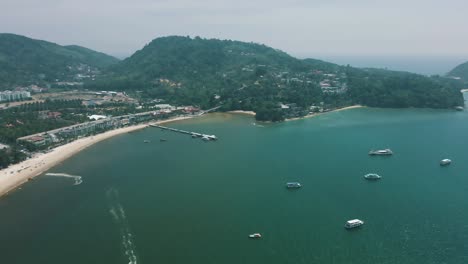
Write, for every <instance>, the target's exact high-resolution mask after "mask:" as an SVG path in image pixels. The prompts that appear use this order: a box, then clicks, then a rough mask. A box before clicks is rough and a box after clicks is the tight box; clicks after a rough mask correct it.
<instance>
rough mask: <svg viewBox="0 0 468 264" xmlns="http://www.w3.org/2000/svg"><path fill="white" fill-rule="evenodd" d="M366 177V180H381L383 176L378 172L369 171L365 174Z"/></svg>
mask: <svg viewBox="0 0 468 264" xmlns="http://www.w3.org/2000/svg"><path fill="white" fill-rule="evenodd" d="M364 179H366V180H380V179H382V176H380V175H378V174H377V173H368V174H366V175H364Z"/></svg>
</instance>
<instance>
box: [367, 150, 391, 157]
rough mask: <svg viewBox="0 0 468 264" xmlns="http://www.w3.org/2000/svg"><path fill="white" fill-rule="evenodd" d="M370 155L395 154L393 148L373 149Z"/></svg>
mask: <svg viewBox="0 0 468 264" xmlns="http://www.w3.org/2000/svg"><path fill="white" fill-rule="evenodd" d="M369 155H371V156H372V155H393V151H392V150H391V149H380V150H371V151H369Z"/></svg>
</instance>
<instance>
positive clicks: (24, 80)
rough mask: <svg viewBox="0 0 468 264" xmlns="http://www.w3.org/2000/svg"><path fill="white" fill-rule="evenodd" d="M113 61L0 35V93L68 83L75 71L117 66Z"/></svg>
mask: <svg viewBox="0 0 468 264" xmlns="http://www.w3.org/2000/svg"><path fill="white" fill-rule="evenodd" d="M117 62H118V60H117V59H116V58H114V57H111V56H108V55H106V54H103V53H99V52H96V51H92V50H89V49H86V48H83V47H79V46H60V45H57V44H54V43H50V42H46V41H42V40H34V39H30V38H27V37H23V36H18V35H14V34H0V90H3V89H12V88H14V86H15V85H29V84H40V85H46V84H48V83H50V82H55V80H56V79H59V80H62V81H63V80H72V79H73V77H74V75H75V74H76V73H81V72H86V71H87V70H86V69H82V70H79V69H78V67H80V66H82V65H87V66H90V67H92V68H96V69H102V68H104V67H107V66H109V65H112V64H115V63H117Z"/></svg>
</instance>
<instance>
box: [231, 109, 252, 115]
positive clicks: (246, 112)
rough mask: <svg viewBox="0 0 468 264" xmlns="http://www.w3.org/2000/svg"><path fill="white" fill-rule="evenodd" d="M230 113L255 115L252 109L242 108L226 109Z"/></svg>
mask: <svg viewBox="0 0 468 264" xmlns="http://www.w3.org/2000/svg"><path fill="white" fill-rule="evenodd" d="M228 113H230V114H240V115H250V116H255V115H256V114H257V113H255V112H254V111H244V110H234V111H228Z"/></svg>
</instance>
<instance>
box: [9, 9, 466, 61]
mask: <svg viewBox="0 0 468 264" xmlns="http://www.w3.org/2000/svg"><path fill="white" fill-rule="evenodd" d="M0 32H9V33H16V34H21V35H26V36H29V37H32V38H38V39H44V40H48V41H52V42H56V43H59V44H77V45H82V46H85V47H88V48H92V49H95V50H99V51H103V52H106V53H109V54H113V55H119V56H122V55H129V54H131V53H133V52H134V51H136V50H138V49H141V48H142V47H143V46H144V45H145V44H146V43H148V42H149V41H151V40H152V39H154V38H156V37H159V36H167V35H190V36H197V35H198V36H201V37H206V38H222V39H235V40H242V41H253V42H258V43H265V44H267V45H269V46H273V47H275V48H279V49H282V50H285V51H287V52H289V53H291V54H293V55H318V54H321V55H387V56H388V55H409V54H413V55H428V54H432V55H468V1H467V0H445V1H442V0H292V1H286V0H283V1H277V0H236V1H227V0H73V1H69V0H0Z"/></svg>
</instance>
